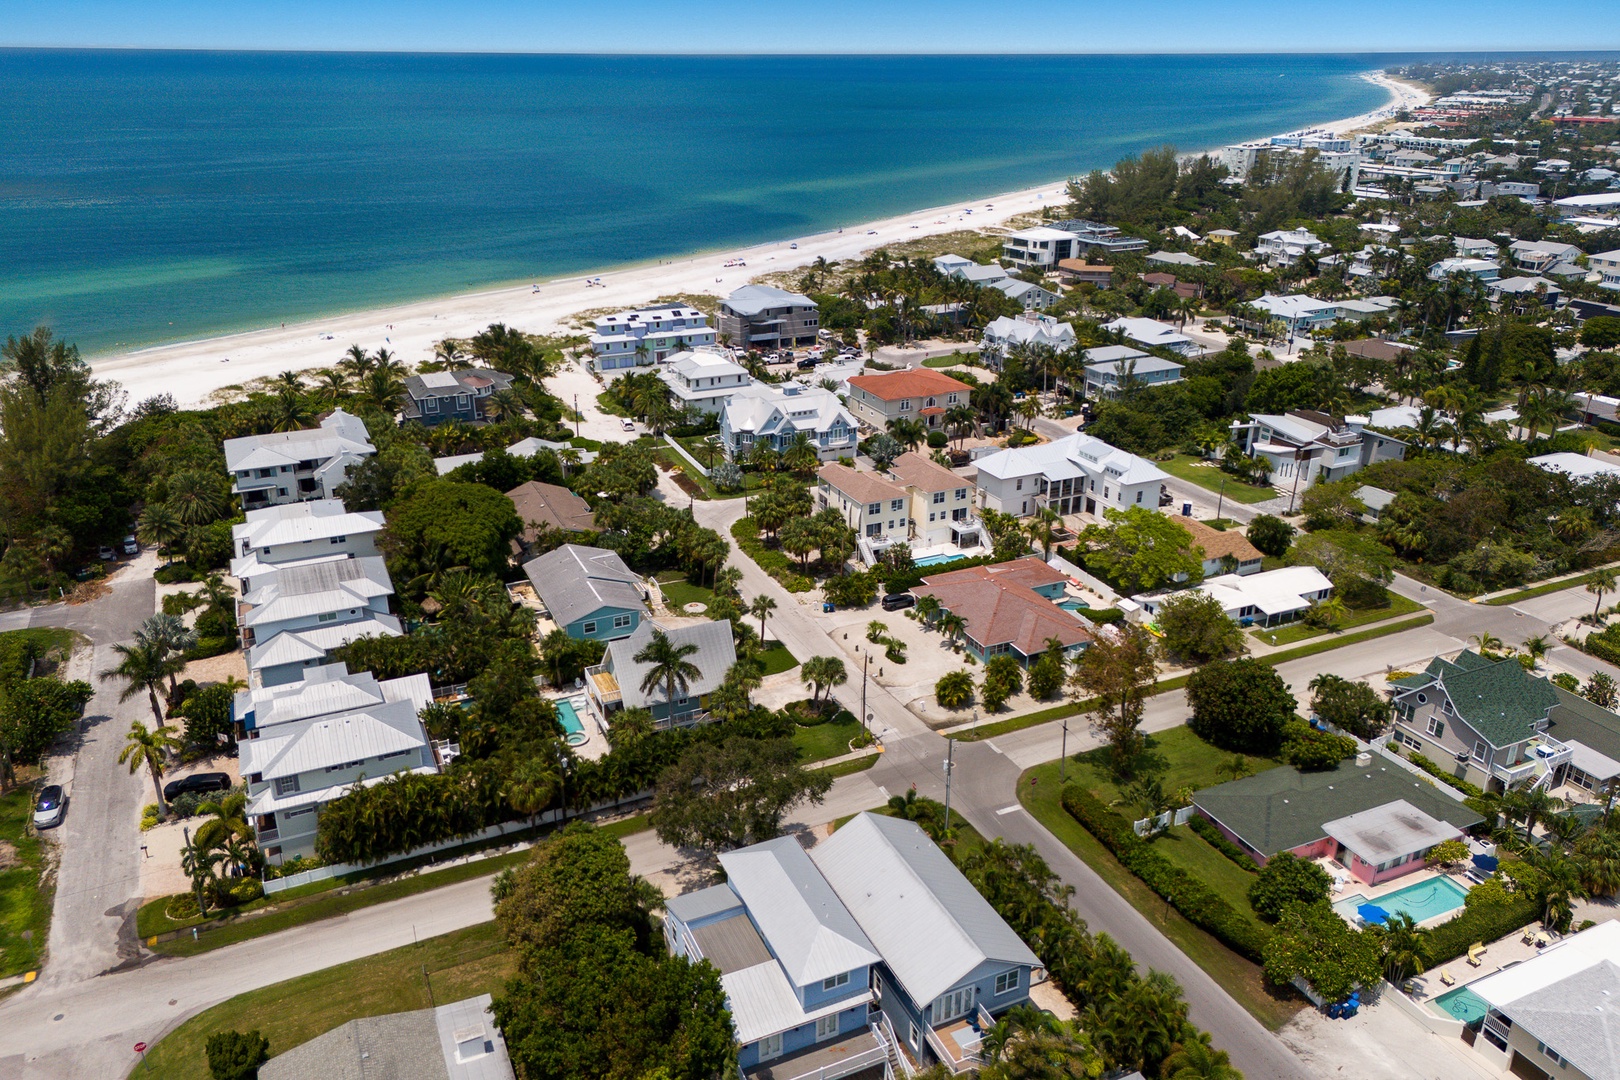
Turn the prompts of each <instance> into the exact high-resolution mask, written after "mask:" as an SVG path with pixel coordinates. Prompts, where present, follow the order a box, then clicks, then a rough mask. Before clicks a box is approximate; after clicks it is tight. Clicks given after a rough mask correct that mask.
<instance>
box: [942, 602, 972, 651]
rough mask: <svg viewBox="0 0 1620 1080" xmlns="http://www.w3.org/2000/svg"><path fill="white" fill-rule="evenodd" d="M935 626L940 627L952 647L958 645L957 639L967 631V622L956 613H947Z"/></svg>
mask: <svg viewBox="0 0 1620 1080" xmlns="http://www.w3.org/2000/svg"><path fill="white" fill-rule="evenodd" d="M935 625H936V626H938V627H939V632H940V633H941V634H944V635H945V640H946V641H948V642H950V643H951V644H952V646H954V645H955V644H956V639H957V638H958V637H960V636H961V635H962V634H963V633H964V632H966V630H967V620H966V619H964V618H963V617H962V616H960V615H958V614H957V613H956V612H954V611H947V612H946V613H945V614H943V615H941V616H940V617H939V619H938V621H937V622H936V623H935Z"/></svg>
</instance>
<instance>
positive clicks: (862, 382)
mask: <svg viewBox="0 0 1620 1080" xmlns="http://www.w3.org/2000/svg"><path fill="white" fill-rule="evenodd" d="M972 390H973V388H972V387H971V386H969V385H968V384H967V383H965V382H960V381H958V380H956V379H953V378H951V377H950V376H949V375H942V374H940V373H939V372H937V371H935V370H934V369H932V368H911V369H910V370H907V371H885V372H883V373H881V374H878V375H856V376H854V377H852V378H851V379H850V380H849V411H850V412H852V413H854V414H855V419H857V420H859V421H860V422H861V423H862V424H865V425H867V426H868V427H872V428H875V429H877V430H878V431H884V430H886V429H887V428H888V426H889V421H891V420H899V419H902V418H904V419H910V420H921V421H922V423H923V426H924V427H927V428H937V427H939V426H940V424H942V423H943V422H944V418H945V411H946V410H947V409H949V408H951V407H953V406H956V405H965V404H967V400H968V395H969V394H970V393H971V392H972Z"/></svg>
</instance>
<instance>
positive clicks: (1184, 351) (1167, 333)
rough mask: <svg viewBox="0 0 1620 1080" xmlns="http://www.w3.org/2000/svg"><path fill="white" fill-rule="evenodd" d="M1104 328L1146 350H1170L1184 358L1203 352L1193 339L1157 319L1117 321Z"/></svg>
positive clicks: (1106, 324) (1107, 324)
mask: <svg viewBox="0 0 1620 1080" xmlns="http://www.w3.org/2000/svg"><path fill="white" fill-rule="evenodd" d="M1102 328H1103V329H1104V330H1107V331H1109V332H1110V333H1115V334H1124V335H1125V337H1126V339H1127V340H1129V341H1134V342H1136V344H1138V345H1140V346H1141V347H1142V348H1144V349H1169V350H1170V351H1171V352H1177V353H1180V354H1181V355H1182V356H1192V355H1194V354H1196V353H1198V352H1200V351H1201V350H1200V348H1199V347H1198V344H1197V343H1196V342H1195V341H1193V339H1192V338H1190V337H1188V336H1187V335H1186V334H1183V333H1181V332H1180V331H1179V330H1177V329H1176V328H1175V327H1173V326H1170V325H1168V324H1166V323H1162V322H1160V321H1159V320H1157V319H1115V320H1114V321H1113V322H1110V323H1104V324H1103V327H1102Z"/></svg>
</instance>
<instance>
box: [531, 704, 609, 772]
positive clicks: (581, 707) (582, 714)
mask: <svg viewBox="0 0 1620 1080" xmlns="http://www.w3.org/2000/svg"><path fill="white" fill-rule="evenodd" d="M546 696H547V697H549V698H550V699H551V700H552V701H553V702H555V703H557V704H559V705H560V704H562V703H563V702H569V703H571V704H572V705H573V708H574V713H575V714H576V716H577V717H578V719H579V723H580V727H581V729H582V730H583V731H584V733H585V735H586V740H585V742H584V743H583V744H581V745H579V746H575V747H572V749H573V751H574V753H575V754H577V755H579V756H580V757H582V758H586V759H588V760H590V761H597V760H600V759H601V758H602V757H603V756H604V755H606V754H607V752H608V741H607V736H605V735H603V734H602V732H601V730H600V729H599V728H598V727H597V725H596V723H595V721H594V720H593V719H592V717H591V712H590V707H589V706H588V705H587V704H586V703H585V698H584V695H583V694H581V693H579V692H578V691H577V690H571V691H569V692H568V693H564V694H556V693H553V694H548V695H546ZM576 699H578V700H577V701H576Z"/></svg>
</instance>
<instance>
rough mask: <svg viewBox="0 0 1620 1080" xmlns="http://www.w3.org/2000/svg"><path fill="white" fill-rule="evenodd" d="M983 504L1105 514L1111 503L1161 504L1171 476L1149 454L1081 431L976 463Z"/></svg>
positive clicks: (1024, 511) (1023, 511) (1022, 512)
mask: <svg viewBox="0 0 1620 1080" xmlns="http://www.w3.org/2000/svg"><path fill="white" fill-rule="evenodd" d="M974 464H975V465H976V466H977V468H978V470H979V472H978V477H977V479H976V481H975V482H976V484H977V486H978V489H979V493H978V499H979V506H980V508H981V509H989V510H999V511H1000V512H1002V513H1004V514H1014V515H1016V516H1018V517H1028V516H1029V515H1031V514H1033V513H1035V511H1036V510H1038V509H1041V508H1042V507H1051V508H1052V509H1053V510H1056V511H1057V512H1058V513H1060V514H1091V515H1093V516H1096V517H1101V516H1102V512H1103V511H1104V510H1106V509H1108V508H1109V507H1112V508H1114V509H1115V510H1124V509H1127V508H1129V507H1132V506H1141V507H1146V508H1147V509H1149V510H1157V509H1158V508H1159V496H1160V493H1161V491H1162V489H1163V487H1164V483H1165V481H1167V480H1169V479H1170V478H1169V476H1167V475H1166V474H1165V473H1164V472H1163V471H1162V470H1161V469H1160V468H1159V467H1158V466H1157V465H1154V464H1153V463H1152V462H1151V461H1148V460H1147V459H1145V458H1140V457H1137V456H1136V455H1135V454H1128V453H1126V452H1125V451H1123V450H1120V449H1117V448H1116V447H1113V446H1110V445H1109V444H1107V443H1105V442H1103V441H1102V440H1101V439H1097V438H1093V437H1092V436H1090V435H1086V434H1083V433H1081V432H1075V433H1074V434H1073V435H1068V436H1065V437H1064V438H1061V439H1057V440H1055V441H1053V442H1049V443H1042V444H1041V445H1039V446H1023V447H1019V448H1018V449H1016V450H1002V451H1001V452H999V453H995V454H991V455H989V456H988V457H982V458H980V459H979V460H978V461H976V462H975V463H974Z"/></svg>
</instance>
